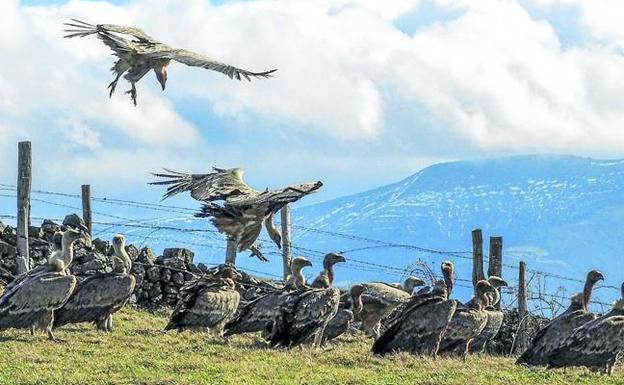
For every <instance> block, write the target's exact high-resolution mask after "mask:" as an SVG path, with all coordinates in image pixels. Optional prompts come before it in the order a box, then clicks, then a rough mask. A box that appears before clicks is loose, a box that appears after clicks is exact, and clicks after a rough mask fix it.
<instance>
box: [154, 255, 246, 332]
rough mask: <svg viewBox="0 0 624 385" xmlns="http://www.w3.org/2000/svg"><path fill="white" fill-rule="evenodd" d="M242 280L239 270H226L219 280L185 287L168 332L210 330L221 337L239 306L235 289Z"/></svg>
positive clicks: (216, 278)
mask: <svg viewBox="0 0 624 385" xmlns="http://www.w3.org/2000/svg"><path fill="white" fill-rule="evenodd" d="M239 278H240V275H239V274H238V272H237V271H236V269H235V268H234V267H233V266H227V267H225V268H223V269H221V271H220V272H219V277H209V278H207V277H201V278H199V279H197V280H195V281H193V282H191V283H189V284H187V285H185V286H183V287H182V288H181V289H180V292H181V295H182V296H181V298H180V300H179V301H178V303H177V304H176V307H175V308H174V309H173V314H172V315H171V318H169V323H168V324H167V326H166V327H165V330H173V329H175V330H177V331H179V332H181V331H183V330H186V329H192V330H201V329H206V328H207V329H208V331H209V332H211V333H212V334H213V335H214V336H217V337H222V336H223V328H224V326H225V324H226V323H228V322H229V321H230V320H231V319H232V318H233V317H234V315H235V314H236V309H237V308H238V304H239V302H240V294H239V293H238V291H236V285H235V280H236V279H239Z"/></svg>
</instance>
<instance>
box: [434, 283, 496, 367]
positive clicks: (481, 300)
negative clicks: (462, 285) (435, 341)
mask: <svg viewBox="0 0 624 385" xmlns="http://www.w3.org/2000/svg"><path fill="white" fill-rule="evenodd" d="M475 289H476V290H475V298H474V299H473V300H472V301H471V305H469V306H465V305H462V304H460V303H458V305H457V308H456V309H455V313H454V314H453V318H451V322H450V323H449V325H448V328H447V329H446V333H444V338H442V341H441V342H440V348H439V350H438V354H439V355H445V356H458V357H462V358H463V359H464V360H465V359H466V355H467V354H468V345H469V344H470V342H471V341H472V340H473V339H474V338H475V337H477V336H478V335H479V334H481V332H482V331H483V328H485V325H486V324H487V319H488V316H487V313H486V312H485V306H486V305H487V304H488V302H489V300H488V297H487V293H491V292H492V291H494V290H495V289H494V287H492V285H490V283H489V282H488V281H486V280H481V281H479V282H477V285H476V287H475Z"/></svg>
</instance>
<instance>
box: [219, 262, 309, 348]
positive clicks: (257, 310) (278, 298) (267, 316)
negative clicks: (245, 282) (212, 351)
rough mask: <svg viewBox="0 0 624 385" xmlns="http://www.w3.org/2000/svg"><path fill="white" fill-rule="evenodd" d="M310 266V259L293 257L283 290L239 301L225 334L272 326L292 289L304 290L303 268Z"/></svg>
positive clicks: (261, 329)
mask: <svg viewBox="0 0 624 385" xmlns="http://www.w3.org/2000/svg"><path fill="white" fill-rule="evenodd" d="M306 266H312V264H311V263H310V261H308V260H307V259H306V258H303V257H297V258H293V260H292V261H291V264H290V269H291V274H290V277H291V278H290V279H289V283H288V284H287V285H286V287H285V288H284V290H283V291H277V290H276V291H274V292H272V293H267V294H265V295H263V296H261V297H259V298H256V299H255V300H253V301H250V302H247V303H244V304H243V303H241V305H240V306H239V308H238V311H237V312H236V316H235V317H234V318H233V319H232V320H231V321H230V322H228V323H227V325H225V335H226V336H230V335H234V334H243V333H254V332H266V333H268V332H269V331H270V330H271V328H272V326H273V319H274V318H275V315H276V312H277V310H278V309H279V308H280V307H281V306H282V305H283V304H284V303H285V302H286V300H287V299H288V298H289V297H290V296H291V295H295V294H293V292H292V291H293V290H306V289H307V288H308V287H307V286H306V282H305V277H304V276H303V268H304V267H306Z"/></svg>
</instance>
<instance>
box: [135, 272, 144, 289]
mask: <svg viewBox="0 0 624 385" xmlns="http://www.w3.org/2000/svg"><path fill="white" fill-rule="evenodd" d="M134 279H135V280H136V284H135V287H141V285H142V284H143V279H144V278H143V276H142V275H136V274H135V275H134Z"/></svg>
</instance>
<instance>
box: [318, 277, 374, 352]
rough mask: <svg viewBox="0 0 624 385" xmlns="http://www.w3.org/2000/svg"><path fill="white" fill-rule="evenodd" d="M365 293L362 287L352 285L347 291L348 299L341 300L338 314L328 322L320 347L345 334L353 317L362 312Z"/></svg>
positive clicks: (364, 288)
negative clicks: (363, 294)
mask: <svg viewBox="0 0 624 385" xmlns="http://www.w3.org/2000/svg"><path fill="white" fill-rule="evenodd" d="M365 291H366V287H364V285H353V286H352V287H351V289H350V290H349V298H348V299H345V300H341V301H340V304H339V305H338V313H336V316H335V317H334V318H332V319H331V320H329V322H328V323H327V326H326V327H325V332H324V333H323V337H322V339H321V345H325V343H327V341H331V340H333V339H334V338H336V337H339V336H341V335H342V334H344V333H346V332H347V331H348V330H349V329H350V328H351V324H352V323H353V320H354V315H355V314H358V313H359V312H360V311H362V293H364V292H365Z"/></svg>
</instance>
